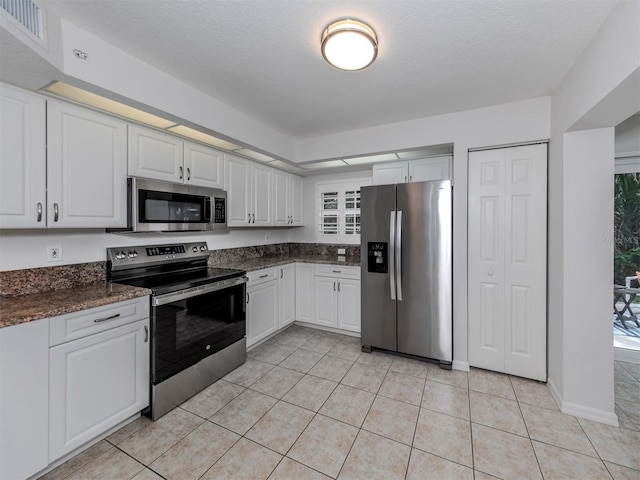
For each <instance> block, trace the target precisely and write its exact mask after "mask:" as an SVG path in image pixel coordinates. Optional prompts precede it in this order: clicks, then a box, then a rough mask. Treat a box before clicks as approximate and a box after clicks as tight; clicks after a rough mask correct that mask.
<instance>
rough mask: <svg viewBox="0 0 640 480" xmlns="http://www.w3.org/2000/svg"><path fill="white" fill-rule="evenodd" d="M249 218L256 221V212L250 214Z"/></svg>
mask: <svg viewBox="0 0 640 480" xmlns="http://www.w3.org/2000/svg"><path fill="white" fill-rule="evenodd" d="M251 218H252V220H253V221H252V223H256V214H255V213H252V214H251Z"/></svg>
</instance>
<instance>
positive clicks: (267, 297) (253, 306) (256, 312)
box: [247, 280, 278, 347]
mask: <svg viewBox="0 0 640 480" xmlns="http://www.w3.org/2000/svg"><path fill="white" fill-rule="evenodd" d="M247 297H248V299H247V301H248V304H247V347H250V346H251V345H253V344H254V343H256V342H259V341H260V340H262V339H263V338H266V337H268V336H269V335H271V334H272V333H273V332H275V331H276V330H277V329H278V282H277V281H276V280H274V281H271V282H265V283H261V284H260V285H254V286H249V287H247Z"/></svg>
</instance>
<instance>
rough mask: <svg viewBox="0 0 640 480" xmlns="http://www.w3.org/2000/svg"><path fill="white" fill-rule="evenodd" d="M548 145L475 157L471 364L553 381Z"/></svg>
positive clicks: (471, 186)
mask: <svg viewBox="0 0 640 480" xmlns="http://www.w3.org/2000/svg"><path fill="white" fill-rule="evenodd" d="M546 212H547V145H546V144H539V145H527V146H522V147H511V148H503V149H496V150H485V151H480V152H472V153H470V154H469V213H468V214H469V247H468V248H469V273H468V275H469V277H468V286H469V312H470V313H469V362H470V364H471V365H472V366H476V367H481V368H487V369H490V370H496V371H501V372H505V373H510V374H513V375H518V376H522V377H527V378H534V379H537V380H543V381H545V380H546V356H547V338H546V337H547V336H546V328H547V318H546V271H547V270H546V246H547V243H546V239H547V216H546Z"/></svg>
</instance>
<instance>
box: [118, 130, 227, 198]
mask: <svg viewBox="0 0 640 480" xmlns="http://www.w3.org/2000/svg"><path fill="white" fill-rule="evenodd" d="M129 175H131V176H133V177H143V178H152V179H154V180H164V181H166V182H174V183H176V182H177V183H187V184H190V185H197V186H201V187H214V188H223V187H224V157H223V154H222V152H220V151H219V150H216V149H214V148H210V147H207V146H205V145H201V144H199V143H195V142H189V141H183V140H182V139H181V138H179V137H176V136H175V135H171V134H169V133H165V132H160V131H158V130H154V129H152V128H146V127H142V126H140V125H134V124H130V125H129Z"/></svg>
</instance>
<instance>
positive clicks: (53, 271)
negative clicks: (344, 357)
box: [0, 243, 360, 296]
mask: <svg viewBox="0 0 640 480" xmlns="http://www.w3.org/2000/svg"><path fill="white" fill-rule="evenodd" d="M338 248H344V249H345V250H346V254H345V255H346V256H347V257H359V256H360V245H339V244H319V243H277V244H271V245H255V246H251V247H239V248H225V249H222V250H212V251H211V253H210V262H211V263H212V264H217V265H220V264H223V263H227V262H228V263H237V262H238V261H241V260H245V259H251V258H264V257H281V256H285V255H289V256H292V257H295V256H297V255H299V256H313V255H318V256H327V257H332V258H336V257H337V256H338ZM106 278H107V264H106V262H91V263H76V264H73V265H59V266H54V267H41V268H28V269H24V270H10V271H7V272H0V296H14V295H29V294H32V293H39V292H46V291H49V290H61V289H65V288H73V287H79V286H83V285H90V284H92V283H97V282H104V281H105V280H106Z"/></svg>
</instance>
